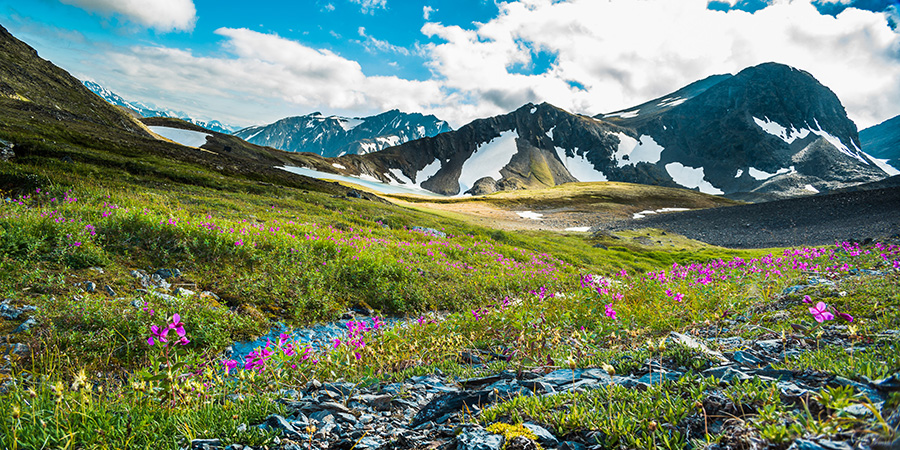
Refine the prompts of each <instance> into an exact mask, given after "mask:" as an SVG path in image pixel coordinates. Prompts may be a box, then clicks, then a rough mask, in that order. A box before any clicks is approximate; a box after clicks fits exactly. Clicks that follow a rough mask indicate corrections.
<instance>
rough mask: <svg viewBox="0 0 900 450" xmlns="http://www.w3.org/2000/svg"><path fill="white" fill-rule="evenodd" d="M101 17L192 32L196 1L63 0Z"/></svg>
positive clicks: (155, 27)
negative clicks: (121, 18) (119, 17)
mask: <svg viewBox="0 0 900 450" xmlns="http://www.w3.org/2000/svg"><path fill="white" fill-rule="evenodd" d="M60 2H62V3H65V4H67V5H72V6H77V7H79V8H81V9H84V10H86V11H89V12H93V13H98V14H101V15H107V16H111V15H118V16H121V17H124V18H125V19H127V20H129V21H131V22H134V23H136V24H139V25H143V26H146V27H148V28H153V29H156V30H159V31H191V30H193V29H194V24H195V23H196V22H197V8H196V7H195V6H194V2H193V0H153V1H145V0H60Z"/></svg>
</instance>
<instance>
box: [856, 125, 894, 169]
mask: <svg viewBox="0 0 900 450" xmlns="http://www.w3.org/2000/svg"><path fill="white" fill-rule="evenodd" d="M859 141H860V142H861V143H862V149H863V151H865V152H866V153H868V154H870V155H872V156H873V157H875V158H879V162H882V163H884V164H888V165H889V166H890V168H884V167H882V168H883V169H885V171H886V172H888V173H890V174H891V175H898V174H900V116H897V117H894V118H893V119H888V120H885V121H884V122H881V123H880V124H878V125H874V126H871V127H869V128H866V129H865V130H862V131H860V132H859ZM891 169H894V170H893V171H891Z"/></svg>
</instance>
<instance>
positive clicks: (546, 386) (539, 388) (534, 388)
mask: <svg viewBox="0 0 900 450" xmlns="http://www.w3.org/2000/svg"><path fill="white" fill-rule="evenodd" d="M519 385H521V386H522V387H523V388H525V389H528V390H529V391H531V392H532V393H535V394H538V393H545V394H548V393H553V392H556V389H554V388H553V385H551V384H550V383H544V382H543V381H534V380H529V381H524V380H523V381H519Z"/></svg>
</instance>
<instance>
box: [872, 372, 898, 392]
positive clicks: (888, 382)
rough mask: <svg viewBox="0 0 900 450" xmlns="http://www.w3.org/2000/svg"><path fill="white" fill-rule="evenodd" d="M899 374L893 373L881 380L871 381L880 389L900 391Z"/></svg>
mask: <svg viewBox="0 0 900 450" xmlns="http://www.w3.org/2000/svg"><path fill="white" fill-rule="evenodd" d="M897 375H898V374H896V373H895V374H893V375H891V376H889V377H887V378H882V379H880V380H875V381H870V383H871V384H872V386H873V387H875V389H878V390H880V391H900V377H898V376H897Z"/></svg>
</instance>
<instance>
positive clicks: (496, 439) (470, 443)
mask: <svg viewBox="0 0 900 450" xmlns="http://www.w3.org/2000/svg"><path fill="white" fill-rule="evenodd" d="M502 447H503V436H500V435H499V434H493V433H489V432H488V431H487V430H485V429H484V428H481V427H471V428H467V429H464V430H463V431H462V432H461V433H459V435H458V436H456V449H457V450H500V449H501V448H502Z"/></svg>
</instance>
